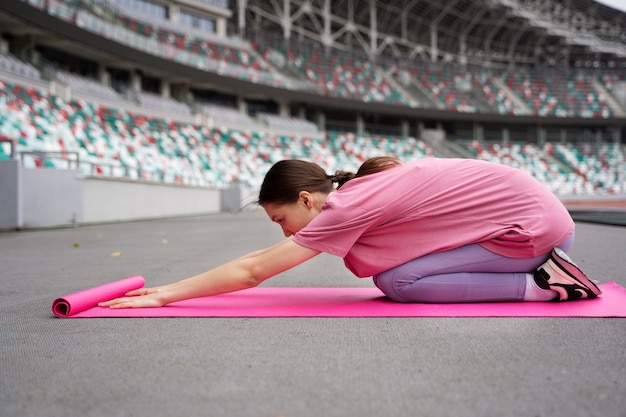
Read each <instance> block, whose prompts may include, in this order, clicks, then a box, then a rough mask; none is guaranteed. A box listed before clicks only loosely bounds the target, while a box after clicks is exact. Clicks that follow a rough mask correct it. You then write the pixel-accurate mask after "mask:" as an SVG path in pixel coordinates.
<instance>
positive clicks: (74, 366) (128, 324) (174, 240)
mask: <svg viewBox="0 0 626 417" xmlns="http://www.w3.org/2000/svg"><path fill="white" fill-rule="evenodd" d="M576 238H577V239H576V243H575V245H574V248H573V250H572V251H571V255H572V257H573V258H574V259H575V260H576V261H577V262H578V263H579V265H580V266H581V267H582V268H583V269H584V270H585V271H586V272H587V273H588V275H590V276H591V277H592V278H596V279H599V280H601V281H603V282H606V281H610V280H615V281H616V282H618V283H619V284H621V285H622V286H626V272H624V271H625V270H626V253H625V252H624V248H626V229H625V228H624V227H620V226H610V225H602V224H591V223H581V222H579V223H578V224H577V235H576ZM280 239H282V235H281V233H280V231H279V229H278V227H277V226H275V225H273V224H271V223H270V222H269V221H268V220H267V219H266V218H265V214H264V213H261V212H243V213H239V214H216V215H208V216H201V217H193V218H182V219H168V220H159V221H145V222H134V223H120V224H106V225H94V226H83V227H79V228H76V229H57V230H42V231H22V232H4V233H0V265H1V268H2V273H1V276H2V284H3V285H2V288H1V289H0V326H1V331H0V361H1V362H0V365H1V366H0V415H1V416H3V417H12V416H16V417H17V416H19V417H25V416H38V417H39V416H63V417H68V416H83V417H85V416H106V417H110V416H152V417H157V416H168V417H169V416H237V417H246V416H255V417H256V416H268V417H309V416H310V417H319V416H323V417H333V416H342V417H344V416H355V417H357V416H358V417H366V416H385V417H389V416H394V417H401V416H454V417H458V416H525V417H526V416H531V417H534V416H537V417H561V416H562V417H575V416H581V417H582V416H584V417H589V416H615V417H624V416H626V320H624V319H606V318H597V319H588V318H582V319H581V318H571V319H569V318H568V319H562V318H561V319H550V318H541V319H536V318H391V319H390V318H276V319H273V318H272V319H270V318H259V319H249V318H232V319H231V318H219V319H207V318H200V319H196V318H186V319H169V318H168V319H76V320H66V319H57V318H53V317H52V315H51V313H50V304H51V302H52V300H53V299H54V298H55V297H57V296H61V295H65V294H67V293H71V292H74V291H78V290H82V289H85V288H88V287H92V286H95V285H99V284H103V283H106V282H110V281H113V280H117V279H121V278H124V277H127V276H131V275H136V274H138V275H143V276H145V277H146V279H147V281H148V285H150V286H153V285H158V284H165V283H168V282H171V281H173V280H177V279H180V278H184V277H188V276H191V275H194V274H196V273H199V272H201V271H204V270H206V269H209V268H211V267H213V266H216V265H218V264H221V263H223V262H225V261H227V260H230V259H232V258H234V257H237V256H239V255H242V254H244V253H247V252H249V251H252V250H255V249H259V248H262V247H265V246H267V245H270V244H273V243H275V242H278V241H279V240H280ZM263 285H268V286H270V285H271V286H301V287H316V286H319V287H332V286H337V287H345V286H371V285H372V283H371V280H369V279H365V280H360V279H358V278H355V277H353V276H352V275H350V273H349V272H347V271H346V270H345V269H344V268H343V265H342V262H341V260H340V259H337V258H333V257H330V256H326V255H321V256H319V257H317V258H315V259H314V260H313V261H311V262H309V263H308V264H305V265H302V266H300V267H298V268H296V269H295V270H292V271H290V272H288V273H285V274H283V275H281V276H278V277H275V278H273V279H271V280H269V281H266V282H265V283H264V284H263Z"/></svg>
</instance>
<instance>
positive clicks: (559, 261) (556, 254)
mask: <svg viewBox="0 0 626 417" xmlns="http://www.w3.org/2000/svg"><path fill="white" fill-rule="evenodd" d="M550 260H551V261H552V262H554V264H555V265H556V266H558V267H559V268H561V269H562V270H563V271H565V272H566V273H567V275H568V276H569V277H570V278H571V279H572V280H574V281H576V283H577V284H578V285H580V286H581V287H585V288H587V289H588V290H589V291H591V292H592V293H593V294H594V296H596V297H597V296H598V295H600V294H602V290H600V288H598V287H597V286H596V284H594V283H593V281H591V280H590V279H589V278H587V275H585V273H584V272H583V271H581V270H580V268H578V266H577V265H576V264H575V263H574V262H572V260H571V259H569V257H568V256H567V255H566V254H565V252H563V251H562V250H560V249H558V248H555V249H554V250H553V251H552V253H551V254H550ZM589 298H593V297H589Z"/></svg>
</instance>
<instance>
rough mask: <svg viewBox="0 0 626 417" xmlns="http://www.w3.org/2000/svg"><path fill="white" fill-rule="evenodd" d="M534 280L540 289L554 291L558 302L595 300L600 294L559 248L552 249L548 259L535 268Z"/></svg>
mask: <svg viewBox="0 0 626 417" xmlns="http://www.w3.org/2000/svg"><path fill="white" fill-rule="evenodd" d="M534 278H535V282H536V283H537V285H538V286H539V287H540V288H543V289H545V290H553V291H556V292H557V293H558V294H559V300H560V301H565V300H579V299H581V298H596V297H597V296H598V295H600V294H602V291H601V290H600V288H598V287H597V286H596V284H594V283H593V282H592V281H591V280H590V279H589V278H587V276H586V275H585V274H584V273H583V271H581V270H580V268H578V266H576V264H575V263H574V261H572V260H571V259H570V257H569V256H567V254H566V253H565V252H563V251H562V250H561V249H559V248H554V249H553V250H552V253H551V254H550V258H548V260H547V261H546V262H545V263H544V264H543V265H541V266H540V267H539V268H537V270H536V271H535V274H534Z"/></svg>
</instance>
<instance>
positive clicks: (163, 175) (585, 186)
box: [0, 0, 626, 195]
mask: <svg viewBox="0 0 626 417" xmlns="http://www.w3.org/2000/svg"><path fill="white" fill-rule="evenodd" d="M28 3H29V4H32V5H34V6H35V7H37V8H39V9H41V10H45V11H47V12H48V13H49V14H51V15H53V16H55V17H58V18H59V19H61V20H63V21H65V22H69V23H71V24H73V25H76V26H77V27H79V28H82V29H84V30H87V31H90V32H92V33H95V34H98V35H100V36H102V37H103V38H106V39H113V40H114V41H116V42H119V43H120V44H122V45H126V46H131V47H133V48H135V49H137V50H140V51H143V52H148V53H151V54H153V55H155V56H157V57H160V58H165V59H169V60H172V61H174V62H177V63H180V64H182V65H186V66H190V67H193V68H196V69H198V68H199V69H201V70H203V71H206V72H207V73H217V74H221V75H226V76H228V77H230V78H232V79H238V80H246V81H251V82H255V83H259V84H263V85H266V86H271V87H274V88H276V91H277V92H281V91H290V92H294V91H295V92H299V91H303V92H306V93H308V94H310V93H315V94H318V95H319V96H322V97H324V98H330V99H333V98H338V97H340V98H343V99H347V100H352V101H353V102H355V103H356V102H358V103H368V104H378V105H386V106H392V107H394V108H415V107H418V108H422V109H437V110H438V111H446V112H452V113H464V114H475V115H491V114H495V115H499V116H520V115H523V116H534V117H539V118H545V119H546V120H553V119H558V118H580V119H595V120H607V121H611V120H613V119H615V118H619V117H623V116H624V114H625V113H626V112H625V109H624V107H625V106H624V103H626V99H625V98H623V97H620V96H619V94H618V93H617V92H618V91H619V88H622V89H624V86H625V85H626V84H625V82H626V80H625V77H624V75H623V74H620V73H619V72H615V73H613V72H597V71H589V70H585V69H582V68H580V69H574V68H570V69H569V70H568V71H566V72H563V71H557V70H550V71H547V70H545V69H544V68H539V67H537V68H531V67H524V68H512V67H511V66H508V67H507V69H502V68H496V67H493V68H490V67H487V66H482V67H481V66H476V65H472V66H466V65H457V64H455V63H450V62H446V63H445V64H442V63H436V62H409V63H404V64H403V65H402V69H400V68H399V67H398V66H397V65H395V64H388V63H386V62H385V61H384V60H380V61H376V60H372V59H368V57H364V56H361V55H358V54H356V53H345V52H341V51H338V50H333V49H330V48H321V47H320V46H319V45H317V47H312V46H310V44H309V43H300V44H298V43H297V42H295V43H294V42H283V43H282V45H279V46H277V45H274V44H269V43H268V44H263V43H261V42H258V41H250V42H249V41H247V40H244V39H242V38H240V37H236V36H234V37H219V36H217V35H216V34H214V33H202V32H201V31H197V30H186V29H187V28H185V27H183V26H180V25H178V24H176V23H175V22H171V21H166V20H159V19H156V18H154V17H149V16H141V15H138V14H137V13H135V12H132V11H129V10H126V9H123V8H113V9H110V10H108V12H107V13H104V12H99V11H98V10H99V9H97V8H95V7H92V8H90V7H84V6H85V4H86V3H85V1H69V0H55V1H50V2H39V1H35V0H29V1H28ZM87 3H89V4H91V3H90V2H89V1H87ZM2 74H5V75H4V77H3V78H4V81H2V79H3V78H0V109H1V110H2V112H1V114H0V135H4V136H6V137H8V138H14V139H16V140H17V151H18V152H21V153H23V154H24V155H23V161H24V164H25V166H27V167H47V168H59V169H63V168H64V167H66V166H67V164H66V161H64V160H63V158H64V155H69V154H70V153H76V154H77V155H78V157H79V163H80V168H81V169H82V170H83V172H85V173H86V174H88V175H106V176H114V177H125V178H130V179H142V180H150V181H162V182H166V183H178V184H188V185H194V186H203V187H207V186H208V187H218V188H223V187H229V186H231V185H233V184H244V185H245V186H247V187H252V188H254V187H257V186H258V185H259V182H260V177H261V176H262V173H263V172H265V170H266V169H267V168H269V166H270V165H271V164H272V163H273V162H275V161H277V160H279V159H284V158H306V159H309V160H314V161H316V162H319V163H320V164H321V165H322V166H324V167H325V168H326V169H327V170H329V171H333V170H335V169H356V167H358V164H359V163H360V162H362V161H363V160H365V159H366V158H368V157H370V156H376V155H380V154H391V155H395V156H398V157H399V158H401V159H412V158H421V157H428V156H440V155H439V154H438V152H437V151H436V150H435V149H440V148H438V147H437V146H434V145H431V144H428V143H429V142H427V139H426V138H420V137H419V134H420V132H419V131H417V132H415V133H416V134H415V135H410V134H408V130H409V129H408V128H407V129H406V132H405V133H404V134H402V135H389V136H375V135H372V134H369V133H368V126H366V124H367V123H366V122H362V129H360V130H359V129H352V130H354V132H351V131H349V130H350V129H348V132H344V133H336V132H330V131H328V132H327V131H325V130H324V129H322V130H319V129H318V126H317V124H316V123H312V122H311V121H310V120H309V119H310V118H311V115H310V114H308V115H307V116H308V117H309V118H308V119H307V118H303V117H295V116H291V115H285V114H284V113H285V111H284V110H285V109H282V110H283V111H281V112H279V113H281V114H280V115H279V114H278V113H270V112H265V111H258V112H257V111H255V112H250V114H248V112H247V111H246V109H245V108H244V107H245V106H241V109H239V108H234V107H228V106H224V105H220V104H217V103H209V102H205V101H203V100H202V99H201V98H199V97H198V98H191V99H190V100H189V102H185V103H181V102H179V101H177V100H175V99H173V98H171V97H165V96H162V95H159V94H155V93H152V92H147V91H138V90H135V89H133V90H130V91H128V92H124V93H123V94H119V93H118V92H116V91H115V90H114V89H113V88H111V87H110V86H108V85H104V84H101V83H100V82H98V81H97V80H94V79H92V78H88V77H84V76H81V75H78V74H77V73H73V72H70V71H64V70H56V71H55V72H54V74H53V75H52V76H50V75H49V74H46V76H43V75H42V74H43V71H40V69H38V68H36V66H34V65H32V64H31V63H28V62H26V61H22V60H20V59H17V58H16V57H15V56H14V55H11V54H9V53H3V54H0V76H2ZM14 75H16V76H18V78H19V79H17V80H16V79H15V78H14V77H13V76H14ZM27 78H30V79H35V80H38V81H39V83H38V84H37V86H38V87H40V88H33V87H32V86H29V85H28V83H27V84H22V82H24V79H27ZM48 78H50V80H51V81H55V82H60V83H62V84H63V85H66V86H67V87H69V88H70V89H71V90H72V91H75V92H80V93H82V94H84V95H86V96H88V97H90V98H89V100H85V99H84V97H83V96H82V95H81V96H80V97H79V98H77V97H72V96H71V95H57V94H55V92H54V90H53V89H52V88H48V89H47V90H46V89H45V88H43V89H42V88H41V86H42V85H45V83H47V80H48ZM237 94H239V93H237ZM129 98H130V99H131V100H134V101H135V102H136V104H137V105H138V107H137V108H136V109H133V110H129V106H127V105H126V104H128V103H126V101H127V100H128V99H129ZM243 99H245V97H239V98H238V104H237V105H238V106H239V102H242V101H244V100H243ZM99 100H102V101H103V102H105V103H106V105H104V104H103V103H101V102H99ZM116 103H119V105H116ZM156 115H159V117H157V116H156ZM164 115H167V116H168V117H165V116H164ZM198 115H203V116H205V118H204V119H203V118H200V117H198V118H196V117H195V116H198ZM431 117H432V116H431ZM372 119H376V117H372ZM193 120H195V122H192V121H193ZM203 120H204V121H203ZM508 120H513V119H508ZM430 122H431V124H432V121H430ZM435 122H436V123H439V124H440V123H441V121H440V120H435ZM339 124H340V123H337V125H339ZM396 130H399V129H396ZM439 130H440V131H442V129H439ZM451 130H452V131H454V129H451ZM372 131H375V129H374V128H372ZM355 132H358V133H355ZM416 137H417V139H416ZM444 139H445V140H450V139H455V136H454V133H450V134H449V136H447V137H445V138H444ZM544 139H545V138H544ZM544 139H540V138H537V139H536V140H535V141H532V142H523V143H522V142H519V141H517V140H512V141H510V142H509V141H492V140H484V139H472V140H470V141H466V142H462V141H458V143H457V144H461V145H463V146H465V150H466V151H469V152H470V154H471V155H472V156H473V157H476V158H481V159H486V160H491V161H494V162H498V163H504V164H507V165H512V166H516V167H519V168H521V169H524V170H527V171H528V172H531V173H532V174H533V175H534V176H535V177H537V178H538V179H540V180H541V181H543V182H545V183H546V184H548V185H549V186H550V187H551V188H552V189H553V190H554V191H555V192H556V193H558V194H563V195H580V194H596V195H598V194H622V193H624V192H626V186H625V185H624V184H625V183H626V178H625V177H626V175H625V174H624V166H625V162H624V161H625V153H626V152H624V147H623V145H621V144H620V143H619V139H620V138H619V135H617V139H618V141H617V143H606V142H603V141H602V140H597V141H594V143H586V142H585V143H582V144H581V143H572V142H570V141H569V139H568V138H562V139H561V140H560V142H558V141H555V140H554V139H550V140H548V141H547V142H546V141H545V140H544ZM5 148H6V146H5V145H3V146H2V152H1V153H0V158H5V159H6V158H7V152H6V150H5ZM45 153H47V155H46V154H45ZM446 156H454V155H446ZM457 156H466V154H461V153H459V154H458V155H457Z"/></svg>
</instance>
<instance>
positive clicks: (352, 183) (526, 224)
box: [100, 157, 601, 308]
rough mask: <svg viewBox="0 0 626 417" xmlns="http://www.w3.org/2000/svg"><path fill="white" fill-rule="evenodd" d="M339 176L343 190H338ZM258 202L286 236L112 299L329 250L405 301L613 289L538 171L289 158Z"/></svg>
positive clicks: (153, 302) (230, 277) (130, 303)
mask: <svg viewBox="0 0 626 417" xmlns="http://www.w3.org/2000/svg"><path fill="white" fill-rule="evenodd" d="M334 183H337V184H338V186H337V188H336V189H335V188H334V187H333V185H334ZM258 203H259V204H260V205H261V206H262V207H263V208H264V210H265V212H266V213H267V215H268V216H269V218H270V219H271V220H272V221H273V222H275V223H276V224H278V225H279V226H280V227H281V228H282V230H283V233H284V234H285V237H286V239H285V240H283V241H282V242H281V243H278V244H277V245H275V246H272V247H270V248H267V249H264V250H260V251H257V252H252V253H250V254H248V255H246V256H243V257H241V258H239V259H236V260H234V261H231V262H229V263H227V264H224V265H222V266H220V267H217V268H215V269H213V270H210V271H207V272H205V273H203V274H200V275H197V276H195V277H192V278H188V279H186V280H182V281H179V282H176V283H173V284H169V285H165V286H161V287H156V288H143V289H139V290H136V291H132V292H130V293H128V294H127V296H129V297H131V298H120V299H115V300H111V301H108V302H105V303H101V304H100V305H101V306H108V307H111V308H125V307H159V306H163V305H166V304H169V303H172V302H175V301H180V300H184V299H188V298H195V297H203V296H209V295H215V294H222V293H227V292H232V291H237V290H242V289H246V288H250V287H254V286H257V285H259V284H260V283H261V282H263V281H264V280H266V279H268V278H270V277H272V276H274V275H276V274H279V273H281V272H283V271H286V270H288V269H290V268H293V267H295V266H296V265H299V264H301V263H302V262H305V261H307V260H308V259H311V258H313V257H314V256H316V255H318V254H319V253H321V252H326V253H330V254H333V255H337V256H341V257H343V259H344V262H345V265H346V267H347V268H348V269H350V270H351V271H352V272H353V273H354V274H355V275H357V276H359V277H370V276H371V277H373V279H374V283H375V284H376V286H377V287H378V288H380V289H381V290H382V291H383V292H384V293H385V294H386V295H387V296H388V297H389V298H391V299H392V300H395V301H398V302H425V303H461V302H488V301H548V300H562V301H565V300H572V299H580V298H594V297H596V296H598V295H599V294H600V293H601V291H600V290H599V289H598V287H597V286H596V285H595V284H594V283H593V282H591V280H589V279H588V278H587V277H586V276H585V274H584V273H583V272H582V271H580V269H579V268H578V267H577V266H576V265H575V264H574V263H573V262H572V261H571V260H570V259H569V258H568V257H567V255H566V254H565V253H566V252H567V251H568V250H569V249H570V248H571V246H572V244H573V241H574V222H573V220H572V218H571V217H570V215H569V213H568V212H567V210H566V209H565V207H564V206H563V205H562V204H561V202H560V201H559V200H558V199H557V198H556V197H555V196H554V195H553V194H552V193H551V192H550V191H549V190H548V189H547V188H546V187H545V186H544V185H542V184H541V183H539V182H538V181H537V180H535V179H534V178H532V177H531V176H529V175H527V174H526V173H524V172H522V171H520V170H517V169H514V168H510V167H506V166H504V165H499V164H493V163H489V162H485V161H477V160H470V159H438V158H427V159H422V160H419V161H413V162H406V163H401V162H399V161H398V160H396V159H394V158H389V157H378V158H372V159H370V160H368V161H366V162H365V163H364V164H363V165H362V166H361V167H360V168H359V170H358V172H357V173H356V174H353V173H349V172H344V171H338V172H337V173H336V174H335V175H332V176H329V175H327V174H326V172H325V171H324V170H323V169H322V168H321V167H319V166H318V165H316V164H313V163H310V162H305V161H300V160H285V161H281V162H278V163H276V164H275V165H274V166H273V167H272V168H271V169H270V170H269V171H268V173H267V175H266V177H265V179H264V181H263V184H262V186H261V190H260V193H259V199H258Z"/></svg>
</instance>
